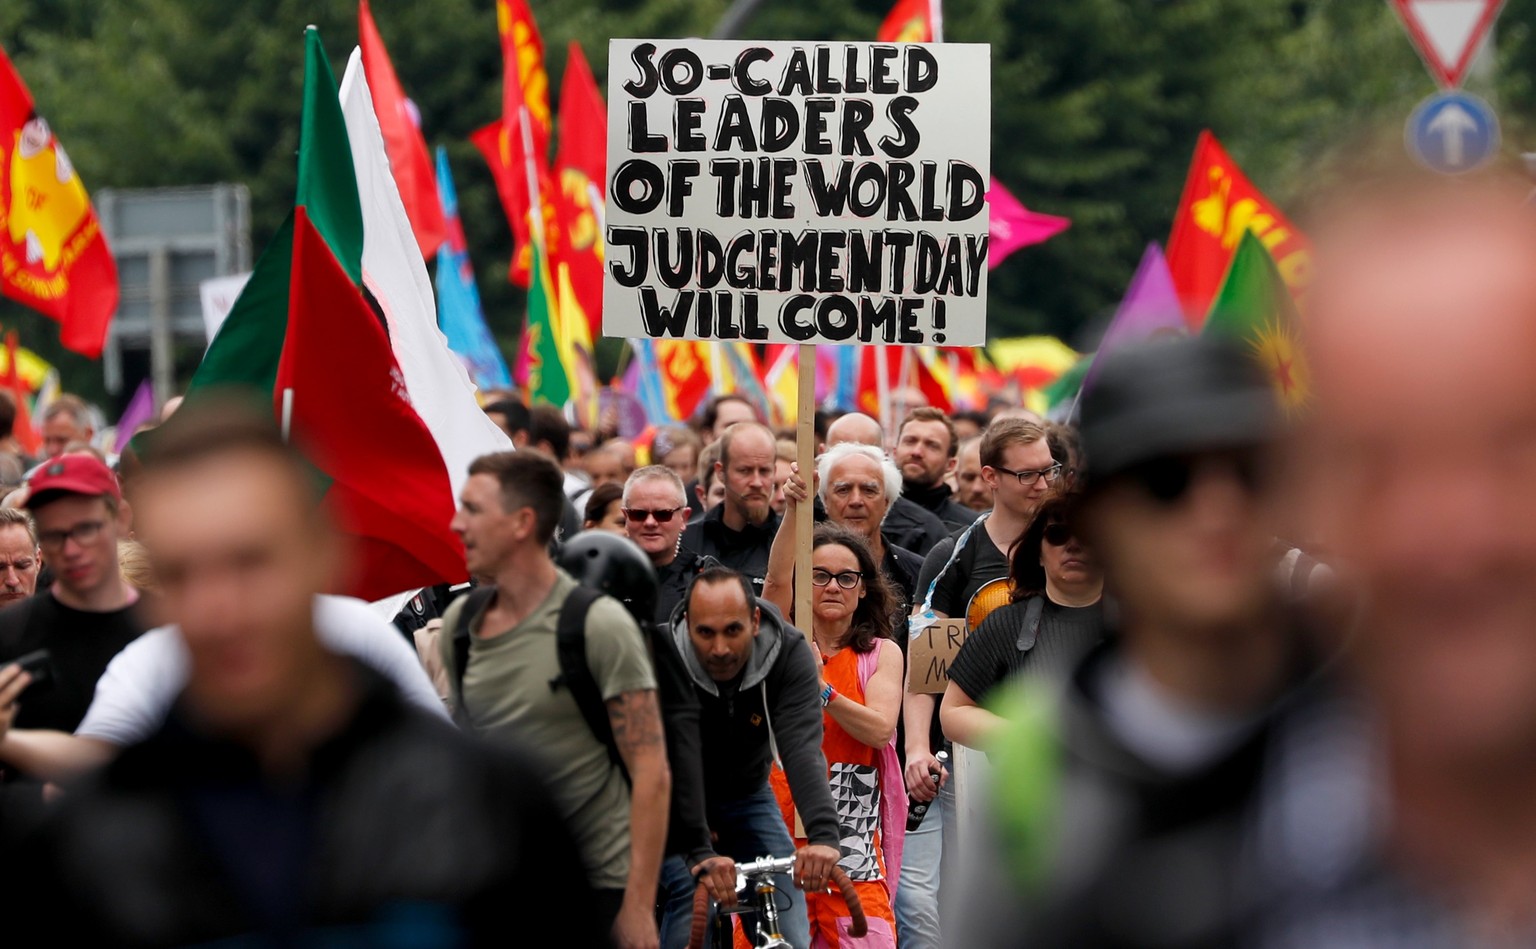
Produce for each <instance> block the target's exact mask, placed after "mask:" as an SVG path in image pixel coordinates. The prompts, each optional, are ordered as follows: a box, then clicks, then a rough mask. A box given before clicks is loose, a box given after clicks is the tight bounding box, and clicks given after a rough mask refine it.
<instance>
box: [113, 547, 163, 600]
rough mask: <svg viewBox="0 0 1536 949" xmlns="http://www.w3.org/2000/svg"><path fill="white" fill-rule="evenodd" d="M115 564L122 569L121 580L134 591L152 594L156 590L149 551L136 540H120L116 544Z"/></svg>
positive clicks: (156, 585)
mask: <svg viewBox="0 0 1536 949" xmlns="http://www.w3.org/2000/svg"><path fill="white" fill-rule="evenodd" d="M117 563H118V566H119V567H120V568H121V569H122V572H123V579H124V580H127V581H128V583H129V585H130V586H132V587H133V588H134V589H135V590H140V591H142V592H144V593H154V592H155V591H156V590H157V589H158V584H156V582H155V568H154V565H153V564H151V563H150V562H149V551H148V550H145V549H144V545H143V544H141V543H139V542H138V541H136V540H120V541H118V542H117Z"/></svg>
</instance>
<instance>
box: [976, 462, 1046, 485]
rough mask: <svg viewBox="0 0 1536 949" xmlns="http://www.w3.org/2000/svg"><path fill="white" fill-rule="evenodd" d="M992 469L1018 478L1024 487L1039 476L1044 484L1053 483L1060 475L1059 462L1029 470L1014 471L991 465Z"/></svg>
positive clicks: (1037, 479)
mask: <svg viewBox="0 0 1536 949" xmlns="http://www.w3.org/2000/svg"><path fill="white" fill-rule="evenodd" d="M992 470H993V471H999V472H1002V473H1003V474H1005V475H1012V476H1013V477H1015V478H1018V479H1019V484H1020V485H1021V486H1022V487H1026V488H1027V487H1029V486H1030V485H1032V484H1034V483H1035V482H1036V481H1039V480H1040V479H1041V478H1044V479H1045V483H1046V484H1053V483H1055V481H1056V479H1057V478H1059V477H1061V465H1059V464H1055V465H1051V466H1050V467H1049V468H1036V469H1033V470H1030V471H1014V470H1013V469H1011V468H1001V467H999V466H997V465H993V466H992Z"/></svg>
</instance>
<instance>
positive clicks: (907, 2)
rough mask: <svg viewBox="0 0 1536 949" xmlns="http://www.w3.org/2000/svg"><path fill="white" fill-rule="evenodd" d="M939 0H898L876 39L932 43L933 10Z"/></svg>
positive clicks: (890, 41) (882, 24) (889, 41)
mask: <svg viewBox="0 0 1536 949" xmlns="http://www.w3.org/2000/svg"><path fill="white" fill-rule="evenodd" d="M936 2H938V0H896V5H895V6H894V7H892V8H891V12H890V13H888V14H886V17H885V22H884V23H881V24H880V31H879V32H878V33H876V34H875V39H877V40H879V41H880V42H882V43H932V42H933V10H932V9H931V8H930V6H929V4H930V3H936Z"/></svg>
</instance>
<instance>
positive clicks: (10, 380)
mask: <svg viewBox="0 0 1536 949" xmlns="http://www.w3.org/2000/svg"><path fill="white" fill-rule="evenodd" d="M18 348H19V347H18V346H17V345H16V331H15V330H10V331H9V332H7V333H6V334H5V355H6V364H5V375H4V376H3V377H0V385H3V386H4V388H5V391H7V392H9V393H10V395H11V401H12V402H14V403H15V404H16V420H15V423H14V424H13V425H12V426H11V435H12V436H13V437H14V438H15V439H16V444H18V445H20V446H21V451H22V453H23V454H25V455H26V456H28V457H29V458H35V457H37V455H38V453H39V452H41V451H42V450H43V438H42V436H41V435H39V434H38V432H37V429H35V428H33V427H32V414H31V412H29V411H28V410H27V384H26V383H25V382H23V381H22V378H21V364H20V363H18V362H17V358H18V357H17V355H16V351H17V349H18Z"/></svg>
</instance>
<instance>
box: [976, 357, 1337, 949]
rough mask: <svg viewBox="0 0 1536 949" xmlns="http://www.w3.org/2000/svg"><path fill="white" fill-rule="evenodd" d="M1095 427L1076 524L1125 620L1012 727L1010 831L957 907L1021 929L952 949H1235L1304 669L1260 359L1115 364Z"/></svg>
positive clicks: (1003, 760) (1016, 709)
mask: <svg viewBox="0 0 1536 949" xmlns="http://www.w3.org/2000/svg"><path fill="white" fill-rule="evenodd" d="M1081 417H1082V423H1081V429H1080V431H1081V434H1082V442H1083V448H1084V454H1085V471H1084V475H1085V484H1084V487H1083V490H1084V496H1083V499H1082V501H1081V505H1080V507H1079V510H1078V516H1077V518H1076V519H1075V522H1076V524H1077V526H1078V527H1079V528H1080V529H1081V530H1082V532H1083V534H1084V538H1085V539H1086V540H1087V541H1088V543H1089V544H1090V545H1091V546H1092V547H1093V550H1094V551H1095V554H1096V556H1097V557H1098V558H1099V560H1100V562H1101V563H1102V564H1103V567H1104V571H1105V580H1106V586H1107V588H1108V591H1109V592H1110V593H1111V595H1113V596H1114V598H1115V604H1116V606H1117V607H1118V609H1117V611H1116V615H1117V616H1118V620H1117V622H1115V623H1114V625H1113V628H1112V629H1111V631H1110V635H1109V636H1108V637H1107V639H1106V642H1105V643H1104V644H1103V645H1102V646H1100V647H1099V648H1098V649H1096V650H1095V651H1094V652H1092V653H1090V654H1089V656H1088V657H1087V658H1086V659H1085V660H1084V661H1083V662H1082V664H1081V665H1079V666H1078V668H1077V669H1076V670H1075V672H1074V674H1073V676H1072V679H1071V680H1070V682H1069V684H1068V685H1067V687H1066V688H1065V689H1064V690H1062V691H1061V693H1060V695H1059V697H1058V696H1057V695H1054V694H1050V690H1042V689H1038V688H1036V689H1034V690H1030V689H1028V688H1027V687H1023V686H1020V687H1018V688H1016V689H1015V690H1014V692H1013V694H1011V695H1010V696H1008V698H1009V699H1010V700H1011V701H1010V702H1009V703H1004V704H1002V705H1001V706H1000V707H999V710H1000V711H1001V712H1002V713H1003V717H1004V718H1005V719H1007V720H1008V721H1009V724H1007V725H1004V726H1002V727H1001V728H1000V729H999V731H998V732H997V733H996V741H995V743H994V744H993V745H992V748H991V756H990V757H991V761H992V765H993V767H994V769H995V770H994V775H993V777H994V779H995V780H994V785H995V786H994V791H995V797H996V804H995V810H994V813H992V814H991V815H990V816H991V826H987V827H986V828H985V829H984V830H982V831H981V832H979V833H977V834H976V835H975V839H974V840H972V839H971V838H968V839H967V843H968V844H971V843H975V844H976V845H977V846H976V847H974V848H973V850H972V852H970V853H968V854H967V872H968V873H974V878H968V879H967V880H966V881H965V883H966V886H964V887H962V891H963V892H964V893H965V894H966V898H967V905H968V906H969V907H971V908H976V907H980V906H986V907H988V909H989V911H990V910H991V909H993V908H995V907H1010V908H1013V907H1019V908H1020V909H1019V914H1020V917H1015V916H1014V915H1013V914H1012V913H1008V912H1005V913H994V914H993V916H992V918H990V919H985V920H981V919H975V918H972V917H971V915H970V914H961V915H962V918H963V919H965V925H966V926H967V928H968V931H967V932H966V933H964V934H963V935H964V937H965V938H964V941H963V943H957V944H964V945H971V946H1015V945H1022V944H1025V943H1026V942H1027V943H1028V944H1029V945H1060V946H1075V945H1104V944H1107V943H1117V944H1119V941H1118V934H1119V933H1121V932H1126V933H1132V934H1134V938H1133V939H1132V940H1131V942H1130V943H1129V944H1134V945H1222V944H1225V943H1224V942H1223V941H1222V940H1220V939H1216V938H1213V934H1214V933H1218V932H1220V931H1221V927H1222V926H1224V925H1227V924H1230V923H1231V921H1232V920H1231V918H1230V917H1226V918H1223V916H1224V914H1227V913H1229V912H1230V911H1231V910H1232V909H1233V907H1232V906H1231V905H1229V904H1228V903H1226V902H1225V901H1226V899H1227V898H1228V896H1229V895H1230V886H1229V885H1228V884H1229V883H1230V882H1231V881H1230V880H1229V879H1228V878H1227V876H1226V875H1227V874H1228V873H1229V872H1230V869H1231V866H1232V865H1233V864H1234V863H1235V862H1236V852H1235V849H1234V851H1233V852H1232V853H1228V852H1226V850H1225V849H1224V848H1225V847H1226V846H1227V845H1228V844H1231V845H1232V846H1233V847H1234V848H1235V847H1236V846H1237V845H1238V842H1239V838H1240V837H1241V833H1240V832H1239V831H1238V830H1237V828H1238V827H1240V826H1241V824H1242V815H1243V814H1244V813H1245V811H1246V809H1247V808H1248V807H1249V805H1250V804H1251V801H1252V799H1253V797H1252V796H1253V794H1254V789H1255V786H1256V782H1257V776H1258V773H1259V768H1260V765H1261V763H1262V761H1263V758H1264V755H1265V751H1266V741H1267V739H1268V736H1269V734H1270V725H1271V719H1272V713H1273V711H1274V709H1275V708H1276V706H1277V703H1278V701H1279V700H1280V698H1281V697H1282V696H1283V695H1284V694H1286V692H1287V691H1288V690H1289V689H1290V688H1291V687H1292V686H1293V685H1294V684H1295V683H1296V682H1298V681H1299V679H1300V675H1301V672H1302V670H1304V669H1306V668H1307V663H1306V661H1305V658H1304V655H1303V650H1302V648H1301V646H1300V637H1298V636H1297V635H1296V633H1295V630H1294V627H1293V625H1292V624H1291V622H1290V619H1289V617H1288V615H1287V611H1286V610H1285V609H1284V608H1283V607H1282V605H1281V596H1280V590H1279V586H1278V584H1277V583H1276V582H1275V579H1274V577H1275V549H1274V544H1273V538H1274V536H1275V535H1274V530H1273V525H1272V524H1271V523H1270V519H1269V517H1268V516H1267V514H1268V511H1269V508H1268V507H1267V503H1266V502H1267V501H1268V500H1269V494H1268V490H1267V485H1266V483H1265V482H1264V481H1263V480H1262V479H1261V478H1260V477H1259V474H1260V472H1261V470H1262V469H1261V462H1262V457H1261V455H1262V453H1263V452H1264V451H1265V450H1266V448H1267V447H1268V445H1269V441H1270V439H1271V438H1272V436H1273V434H1274V432H1275V430H1276V422H1277V406H1276V403H1275V397H1274V394H1273V391H1272V389H1271V387H1270V385H1269V381H1268V379H1267V378H1266V377H1265V375H1264V374H1263V373H1262V372H1261V370H1260V369H1259V368H1258V366H1257V365H1256V364H1255V363H1254V362H1253V361H1252V359H1251V358H1250V357H1249V355H1248V353H1247V352H1246V351H1244V350H1241V349H1238V348H1236V347H1234V346H1232V345H1230V344H1228V343H1226V342H1224V341H1221V340H1213V339H1209V338H1197V339H1179V340H1163V341H1157V342H1154V343H1149V344H1145V345H1142V346H1136V347H1130V348H1127V349H1122V350H1117V351H1116V352H1114V353H1112V354H1110V356H1109V357H1108V358H1107V359H1106V360H1105V361H1104V363H1103V366H1102V367H1101V370H1100V374H1099V376H1098V378H1097V380H1096V382H1095V385H1094V387H1093V388H1092V389H1090V390H1088V391H1087V392H1086V393H1084V396H1083V401H1082V416H1081ZM1022 781H1028V782H1030V787H1029V788H1028V789H1027V790H1026V789H1024V788H1023V787H1022V786H1021V784H1020V783H1019V782H1022ZM1174 881H1176V883H1174ZM1170 883H1174V885H1173V886H1172V887H1171V888H1170V885H1169V884H1170ZM1191 894H1199V896H1198V897H1192V896H1191ZM1021 896H1022V899H1021ZM1005 917H1006V918H1005ZM973 926H974V927H975V928H971V927H973Z"/></svg>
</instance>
